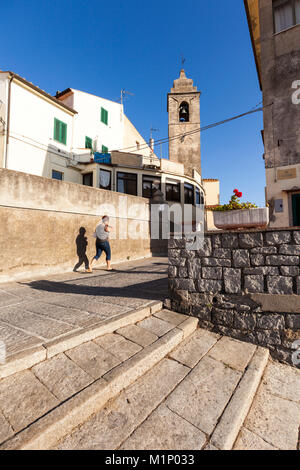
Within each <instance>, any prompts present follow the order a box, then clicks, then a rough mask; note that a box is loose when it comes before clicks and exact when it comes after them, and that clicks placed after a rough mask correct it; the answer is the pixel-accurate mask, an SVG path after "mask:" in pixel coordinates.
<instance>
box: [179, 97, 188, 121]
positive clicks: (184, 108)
mask: <svg viewBox="0 0 300 470" xmlns="http://www.w3.org/2000/svg"><path fill="white" fill-rule="evenodd" d="M189 120H190V112H189V105H188V103H187V102H186V101H183V103H181V105H180V106H179V121H180V122H189Z"/></svg>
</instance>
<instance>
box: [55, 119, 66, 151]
mask: <svg viewBox="0 0 300 470" xmlns="http://www.w3.org/2000/svg"><path fill="white" fill-rule="evenodd" d="M54 140H56V141H57V142H60V143H61V144H64V145H66V143H67V124H65V123H64V122H62V121H59V120H58V119H56V118H54Z"/></svg>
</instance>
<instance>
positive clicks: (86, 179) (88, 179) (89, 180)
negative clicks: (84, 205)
mask: <svg viewBox="0 0 300 470" xmlns="http://www.w3.org/2000/svg"><path fill="white" fill-rule="evenodd" d="M82 180H83V185H84V186H93V173H86V174H85V175H83V178H82Z"/></svg>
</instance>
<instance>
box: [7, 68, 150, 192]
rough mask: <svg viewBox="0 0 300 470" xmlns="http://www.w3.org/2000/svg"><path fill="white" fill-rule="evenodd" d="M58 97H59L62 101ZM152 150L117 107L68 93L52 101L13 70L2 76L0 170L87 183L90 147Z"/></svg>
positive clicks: (110, 103) (78, 93)
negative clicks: (83, 164)
mask: <svg viewBox="0 0 300 470" xmlns="http://www.w3.org/2000/svg"><path fill="white" fill-rule="evenodd" d="M58 98H59V99H58ZM124 147H132V149H133V150H134V148H136V149H137V150H138V149H139V148H141V149H142V150H141V151H139V153H141V154H142V155H145V156H150V154H151V149H150V147H149V146H148V145H147V143H146V142H145V140H144V139H143V138H142V136H141V135H140V134H139V132H138V131H137V130H136V129H135V127H134V126H133V124H132V123H131V122H130V121H129V119H128V118H127V117H126V116H125V115H124V109H123V106H122V105H121V104H119V103H115V102H113V101H109V100H106V99H104V98H100V97H98V96H94V95H91V94H89V93H84V92H82V91H78V90H71V89H68V90H66V91H65V92H63V93H60V94H57V97H53V96H51V95H49V94H48V93H46V92H44V91H43V90H41V89H40V88H38V87H36V86H35V85H33V84H32V83H30V82H28V81H27V80H25V79H24V78H22V77H20V76H19V75H16V74H14V73H12V72H0V166H1V167H3V168H7V169H11V170H15V171H22V172H25V173H31V174H34V175H39V176H45V177H47V178H58V179H62V180H65V181H70V182H74V183H80V184H82V183H83V176H82V173H81V169H80V167H79V166H78V164H79V163H80V162H84V161H89V160H90V158H91V152H90V148H93V150H95V151H99V152H106V151H108V150H114V149H115V150H118V149H122V148H124Z"/></svg>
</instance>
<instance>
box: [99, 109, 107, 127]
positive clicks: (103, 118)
mask: <svg viewBox="0 0 300 470" xmlns="http://www.w3.org/2000/svg"><path fill="white" fill-rule="evenodd" d="M101 122H103V124H106V125H107V124H108V111H106V109H104V108H101Z"/></svg>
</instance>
